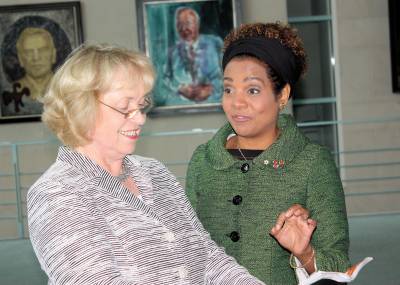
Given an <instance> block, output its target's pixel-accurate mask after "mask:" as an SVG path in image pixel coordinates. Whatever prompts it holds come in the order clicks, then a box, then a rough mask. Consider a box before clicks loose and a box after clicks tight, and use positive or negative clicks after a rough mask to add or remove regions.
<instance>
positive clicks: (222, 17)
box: [136, 0, 240, 115]
mask: <svg viewBox="0 0 400 285" xmlns="http://www.w3.org/2000/svg"><path fill="white" fill-rule="evenodd" d="M136 5H137V15H138V16H137V19H138V29H139V44H140V48H141V49H142V50H143V51H144V52H145V53H146V54H147V55H148V56H149V57H150V58H151V60H152V62H153V64H154V66H155V69H156V72H157V81H156V85H155V88H154V90H153V92H152V97H153V102H154V108H153V110H152V111H151V112H150V115H151V114H153V115H157V114H176V113H193V112H202V111H207V112H209V111H215V110H220V109H221V107H220V106H221V104H220V101H221V96H222V70H221V57H222V48H223V38H224V37H225V36H226V35H227V33H228V32H229V31H230V30H231V29H232V28H234V27H236V26H237V25H238V24H239V18H240V16H239V11H240V8H239V1H238V0H195V1H193V0H161V1H160V0H136Z"/></svg>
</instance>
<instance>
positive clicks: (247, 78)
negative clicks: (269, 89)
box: [224, 76, 265, 84]
mask: <svg viewBox="0 0 400 285" xmlns="http://www.w3.org/2000/svg"><path fill="white" fill-rule="evenodd" d="M225 80H226V81H230V82H233V79H232V78H231V77H224V81H225ZM251 80H257V81H259V82H261V83H262V84H265V82H264V80H262V79H261V78H260V77H257V76H248V77H246V78H245V79H244V80H243V82H247V81H251Z"/></svg>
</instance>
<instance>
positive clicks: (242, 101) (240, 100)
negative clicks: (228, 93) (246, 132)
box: [232, 91, 247, 109]
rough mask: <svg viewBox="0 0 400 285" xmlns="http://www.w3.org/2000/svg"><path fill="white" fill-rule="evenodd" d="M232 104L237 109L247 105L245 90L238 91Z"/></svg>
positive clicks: (233, 97)
mask: <svg viewBox="0 0 400 285" xmlns="http://www.w3.org/2000/svg"><path fill="white" fill-rule="evenodd" d="M232 106H233V107H235V108H236V109H240V108H244V107H246V106H247V101H246V97H245V94H243V92H241V91H238V92H236V93H235V94H234V95H233V96H232Z"/></svg>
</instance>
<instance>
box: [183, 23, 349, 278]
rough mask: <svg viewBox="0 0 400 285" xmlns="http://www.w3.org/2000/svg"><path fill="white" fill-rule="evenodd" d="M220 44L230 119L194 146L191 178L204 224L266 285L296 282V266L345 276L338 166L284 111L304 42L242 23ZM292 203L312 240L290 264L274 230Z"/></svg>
mask: <svg viewBox="0 0 400 285" xmlns="http://www.w3.org/2000/svg"><path fill="white" fill-rule="evenodd" d="M224 48H225V49H224V55H223V61H222V68H223V71H224V75H223V81H224V92H223V99H222V107H223V109H224V112H225V114H226V117H227V119H228V123H227V124H226V125H225V126H223V127H222V128H221V129H220V130H219V131H218V132H217V133H216V134H215V136H214V137H213V138H212V139H211V140H210V141H208V142H207V143H205V144H202V145H200V146H199V147H198V148H197V149H196V150H195V152H194V154H193V156H192V159H191V162H190V164H189V168H188V173H187V182H186V187H187V191H188V193H189V195H192V197H193V199H192V200H193V201H192V202H193V204H194V206H195V208H196V211H197V214H198V216H199V218H200V220H201V222H202V223H203V225H204V227H205V228H206V229H207V231H209V232H210V233H211V237H212V239H213V240H215V241H216V242H217V243H218V244H219V245H220V246H223V247H224V248H225V250H226V252H227V253H228V254H230V255H232V256H234V257H235V258H236V259H237V261H238V262H239V263H240V264H241V265H243V266H245V267H246V268H247V269H248V270H249V271H250V272H251V273H252V274H253V275H254V276H257V277H258V278H260V279H261V280H263V281H264V282H265V283H267V284H297V283H296V278H295V271H294V270H293V268H304V270H305V271H306V272H307V273H312V272H314V271H316V270H321V271H341V272H344V271H346V269H347V267H348V266H349V259H348V247H349V234H348V222H347V215H346V207H345V200H344V194H343V188H342V184H341V181H340V177H339V175H338V172H337V168H336V165H335V162H334V161H333V159H332V157H331V154H330V152H329V151H328V150H327V149H326V148H325V147H322V146H320V145H317V144H315V143H312V142H310V140H309V139H308V138H306V137H305V136H304V135H303V134H302V133H301V131H300V130H299V129H298V128H297V126H296V123H295V121H294V119H293V117H292V116H290V115H287V114H281V113H280V112H281V111H282V110H283V109H284V108H285V106H286V105H287V103H288V100H289V99H290V98H291V97H292V95H293V89H294V85H295V84H296V82H297V81H298V80H299V78H300V76H301V75H302V74H304V73H305V70H306V53H305V50H304V47H303V44H302V41H301V39H300V38H299V36H298V35H297V34H296V32H295V30H294V29H293V28H291V27H289V26H287V25H283V24H280V23H267V24H262V23H257V24H246V25H242V26H241V27H239V28H238V29H236V30H233V31H231V32H230V33H229V34H228V36H227V37H226V38H225V40H224ZM293 204H299V205H301V206H302V207H303V208H306V209H308V210H309V212H310V216H311V217H312V218H313V219H314V220H316V221H317V222H318V226H317V228H316V230H315V231H314V233H313V236H312V240H311V243H310V244H309V245H308V246H307V247H306V248H303V249H300V250H299V251H298V252H293V255H294V256H295V257H296V258H295V259H294V260H293V256H291V254H290V252H288V251H287V250H285V249H284V248H282V247H281V246H280V245H279V243H278V242H277V241H276V239H275V238H274V236H275V237H276V235H275V231H276V228H275V227H273V226H274V221H275V219H276V217H277V216H278V215H279V213H281V212H284V211H285V210H286V209H288V208H289V207H291V206H292V205H293ZM271 228H272V230H271V231H270V233H271V235H269V234H268V230H269V229H271ZM273 235H274V236H273Z"/></svg>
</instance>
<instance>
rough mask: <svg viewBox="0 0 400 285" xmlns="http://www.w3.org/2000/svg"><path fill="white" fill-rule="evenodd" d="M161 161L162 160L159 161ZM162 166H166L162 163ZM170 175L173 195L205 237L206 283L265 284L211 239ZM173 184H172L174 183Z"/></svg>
mask: <svg viewBox="0 0 400 285" xmlns="http://www.w3.org/2000/svg"><path fill="white" fill-rule="evenodd" d="M159 163H160V162H159ZM160 165H161V167H164V168H165V169H166V167H165V166H163V165H162V164H161V163H160ZM165 171H167V172H168V174H169V176H170V179H169V180H170V181H171V183H172V184H173V185H176V186H177V187H171V189H174V190H173V193H172V194H173V195H174V196H175V199H176V201H177V203H178V204H179V207H180V208H181V209H182V211H183V212H184V213H185V214H186V216H187V218H188V219H189V220H190V221H191V224H192V225H193V228H194V230H196V231H197V232H198V233H199V234H200V235H201V236H202V238H203V240H204V243H205V244H206V247H207V250H208V260H207V265H206V273H205V274H206V276H205V280H206V282H205V284H215V285H217V284H218V285H228V284H229V285H239V284H240V285H255V284H264V283H263V282H261V281H260V280H258V279H257V278H256V277H254V276H252V275H250V273H249V272H248V271H247V270H246V269H245V268H244V267H242V266H240V265H239V264H238V263H237V262H236V260H235V259H234V258H233V257H231V256H228V255H227V254H226V253H225V252H224V250H223V249H222V248H220V247H218V246H217V244H216V243H215V242H214V241H213V240H211V238H210V234H209V233H208V232H207V231H206V230H205V229H204V228H203V226H202V224H201V222H200V221H199V219H198V218H197V216H196V214H195V212H194V210H193V208H192V206H191V204H190V202H189V200H188V199H187V197H186V195H185V192H184V190H183V188H182V187H181V186H180V184H179V182H178V181H177V179H176V178H175V176H173V175H172V174H171V173H170V172H169V171H168V170H167V169H166V170H165ZM172 184H171V185H172Z"/></svg>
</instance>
